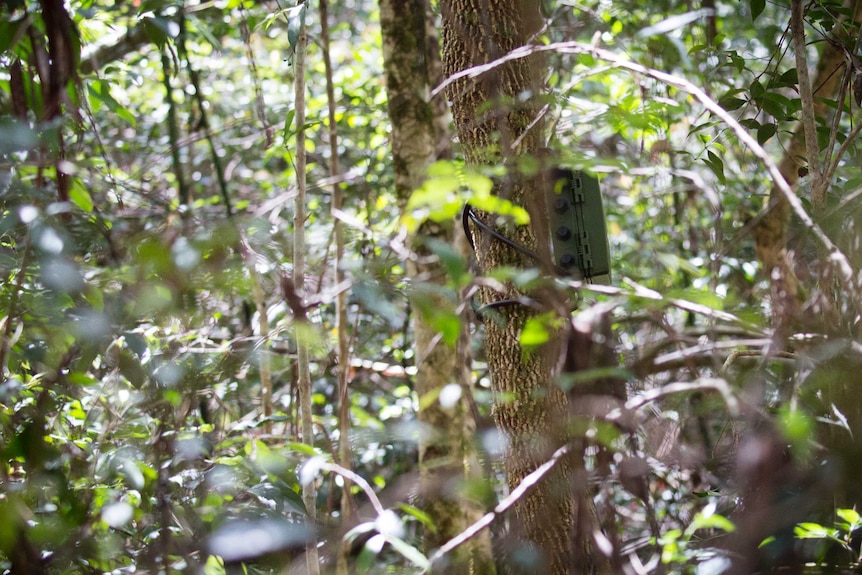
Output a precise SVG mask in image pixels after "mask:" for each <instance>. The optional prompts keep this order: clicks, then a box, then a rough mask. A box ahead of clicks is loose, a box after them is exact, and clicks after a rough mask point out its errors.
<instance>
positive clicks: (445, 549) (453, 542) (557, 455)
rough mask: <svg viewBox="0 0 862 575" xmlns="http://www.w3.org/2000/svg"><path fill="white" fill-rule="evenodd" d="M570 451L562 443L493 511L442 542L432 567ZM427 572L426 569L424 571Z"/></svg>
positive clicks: (485, 524) (520, 496)
mask: <svg viewBox="0 0 862 575" xmlns="http://www.w3.org/2000/svg"><path fill="white" fill-rule="evenodd" d="M570 451H571V447H570V446H569V445H564V446H562V447H561V448H559V449H558V450H556V451H555V452H554V454H553V455H552V456H551V458H550V459H549V460H548V461H546V462H545V463H543V464H542V465H540V466H539V467H537V468H536V469H535V471H533V472H532V473H530V474H529V475H527V476H526V477H524V479H522V480H521V483H519V484H518V486H517V487H516V488H515V489H513V490H512V492H511V493H510V494H509V496H508V497H506V498H505V499H503V500H502V501H500V503H498V504H497V506H496V507H494V511H491V512H489V513H486V514H485V515H483V516H482V518H481V519H479V520H478V521H476V522H475V523H473V524H472V525H470V526H469V527H468V528H467V529H465V530H464V531H462V532H461V533H460V534H458V535H457V536H455V537H453V538H452V539H450V540H449V541H447V542H446V543H445V544H443V545H442V546H441V547H440V548H439V549H437V551H435V552H434V554H433V555H431V557H430V558H429V560H430V562H431V565H432V567H433V566H434V564H435V563H437V562H439V561H440V560H441V559H443V557H444V556H445V555H446V554H447V553H451V552H452V551H454V550H455V549H457V548H458V547H459V546H461V545H463V544H464V543H466V542H468V541H469V540H470V539H472V538H473V537H475V536H476V535H478V534H479V533H481V532H482V530H483V529H485V528H486V527H488V526H489V525H491V523H493V522H494V519H496V518H497V516H498V515H501V514H503V513H505V512H506V511H507V510H508V509H509V508H511V507H512V506H513V505H515V503H517V502H518V500H520V499H521V498H522V497H524V496H525V495H526V494H527V492H529V491H530V489H532V488H533V487H535V486H536V485H537V484H538V483H539V481H541V480H542V478H543V477H544V476H545V475H547V474H548V472H549V471H551V470H552V469H553V468H554V467H555V466H556V465H557V463H559V462H560V460H561V459H562V458H563V457H565V456H566V455H568V453H569V452H570ZM426 572H427V571H426Z"/></svg>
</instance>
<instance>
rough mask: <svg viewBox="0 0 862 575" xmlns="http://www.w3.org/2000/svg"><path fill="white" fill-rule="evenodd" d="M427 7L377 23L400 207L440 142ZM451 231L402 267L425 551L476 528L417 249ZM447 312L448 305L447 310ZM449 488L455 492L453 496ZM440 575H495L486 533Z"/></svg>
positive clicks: (432, 271) (457, 416) (421, 0)
mask: <svg viewBox="0 0 862 575" xmlns="http://www.w3.org/2000/svg"><path fill="white" fill-rule="evenodd" d="M427 15H428V7H427V1H426V0H381V2H380V21H381V29H382V35H383V58H384V68H385V72H386V88H387V92H388V101H389V116H390V120H391V123H392V137H391V142H392V151H393V163H394V166H395V182H396V192H397V195H398V198H399V201H400V202H401V205H402V206H404V204H405V203H406V201H407V200H408V199H409V197H410V194H411V193H412V192H413V191H414V190H416V189H417V188H419V187H420V186H421V184H422V181H423V179H424V178H425V175H426V170H427V168H428V166H429V165H430V164H431V162H432V161H433V160H434V159H435V157H436V152H435V147H436V146H437V142H438V134H437V133H436V130H435V118H436V114H435V110H434V109H433V108H432V106H431V104H430V103H429V92H430V87H429V78H430V75H431V73H432V72H431V71H430V70H429V67H430V66H431V65H433V56H434V51H435V50H436V49H437V47H436V45H435V46H430V45H429V44H430V43H431V42H433V38H429V37H428V35H427V29H428V27H427V22H426V20H427ZM453 236H454V233H453V226H451V225H449V226H440V225H425V226H423V227H422V228H420V230H419V232H418V233H417V234H416V238H415V239H414V241H413V242H412V244H413V247H414V248H415V249H416V251H417V255H418V256H419V257H418V258H416V259H415V260H413V261H410V262H408V266H407V269H408V274H409V276H410V278H411V279H412V284H413V293H412V294H411V306H412V317H413V331H414V334H415V357H416V366H417V374H416V380H415V385H416V392H417V395H418V396H419V400H420V408H419V415H418V419H419V421H420V422H421V423H422V424H423V425H424V431H423V432H422V434H421V437H420V442H419V469H420V480H421V486H420V497H421V506H422V508H423V509H424V510H425V511H426V512H427V513H428V515H429V516H430V517H431V519H432V520H433V522H434V525H435V527H436V531H430V530H429V531H428V532H427V533H426V535H425V544H426V547H427V548H428V549H429V550H430V549H433V548H436V547H439V546H440V545H442V544H443V543H444V542H446V541H447V540H449V539H451V538H452V537H454V536H456V535H457V534H459V533H460V532H461V531H463V530H464V529H465V528H466V527H467V526H468V525H469V524H471V523H473V522H474V521H476V520H477V519H478V518H479V517H480V516H481V514H482V511H483V510H482V509H481V508H480V507H479V506H478V505H477V503H476V502H471V501H469V500H466V499H465V498H464V497H462V496H459V494H458V490H459V486H462V485H463V484H464V482H465V480H469V479H472V478H475V473H476V472H478V471H479V468H478V465H476V464H475V463H473V462H474V461H475V459H476V458H475V452H474V449H473V448H472V446H471V442H472V435H473V432H474V430H475V421H474V420H473V417H472V414H471V412H470V410H469V405H468V403H467V397H468V394H469V390H462V394H461V400H460V401H459V402H457V403H456V405H455V406H453V407H451V408H444V407H443V406H441V403H440V402H439V401H438V400H437V396H438V395H439V393H440V390H441V389H443V388H444V387H445V386H447V385H449V384H458V383H459V380H460V378H459V371H460V361H459V354H458V353H457V350H456V349H455V348H454V347H451V346H449V345H446V344H445V343H444V342H443V341H442V340H441V337H440V334H439V333H438V331H437V330H436V329H435V328H434V327H433V326H432V325H431V324H430V323H429V321H428V311H429V309H434V308H440V307H441V306H445V305H446V302H445V301H444V300H443V298H441V296H440V295H439V293H440V289H439V288H440V287H442V286H443V285H444V284H445V280H446V278H445V275H444V270H443V268H442V266H441V265H440V262H439V260H437V259H436V258H433V257H429V255H430V254H429V253H428V251H427V249H425V248H424V247H423V245H422V242H423V240H424V239H425V238H428V237H434V238H435V239H438V240H442V241H444V242H447V243H452V241H453ZM449 305H451V303H450V304H449ZM453 487H454V489H453ZM443 571H445V572H446V573H465V574H466V573H476V574H482V573H493V572H494V571H495V570H494V563H493V558H492V554H491V545H490V539H489V537H488V535H487V533H485V534H483V536H482V537H477V538H476V539H474V540H472V541H470V542H469V543H468V544H467V545H464V546H463V547H462V548H459V550H458V552H457V553H455V554H454V555H453V556H452V558H451V560H450V561H449V562H448V564H447V565H446V566H445V568H444V569H443Z"/></svg>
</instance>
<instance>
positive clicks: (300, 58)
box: [293, 22, 320, 575]
mask: <svg viewBox="0 0 862 575" xmlns="http://www.w3.org/2000/svg"><path fill="white" fill-rule="evenodd" d="M306 42H307V33H306V29H305V23H304V22H301V23H300V31H299V39H298V40H297V42H296V55H295V57H294V66H295V68H294V73H295V74H296V78H295V96H294V98H295V106H296V116H295V120H296V125H297V126H299V131H298V132H297V134H296V202H295V210H294V215H293V283H294V286H295V289H296V292H297V293H299V294H301V293H302V290H303V286H304V284H305V191H306V181H305V177H306V174H305V170H306V153H305V131H304V130H303V129H302V127H303V126H304V125H305V47H306ZM300 323H302V324H305V323H306V322H304V321H297V325H299V324H300ZM297 336H298V337H297V338H296V347H297V350H296V356H297V357H296V368H297V372H298V373H297V375H298V380H299V410H300V417H301V418H302V441H303V442H305V443H306V444H308V445H314V428H313V422H312V412H311V373H310V371H309V363H308V353H309V350H308V340H307V334H305V333H298V334H297ZM302 500H303V502H304V503H305V508H306V509H307V510H308V520H309V521H310V522H311V523H314V522H315V520H316V516H317V487H316V486H315V483H314V481H308V482H306V483H305V484H304V485H303V486H302ZM305 558H306V567H307V572H308V573H309V574H310V575H317V574H318V573H320V561H319V559H318V553H317V541H316V540H311V541H310V542H309V543H308V545H307V546H306V549H305Z"/></svg>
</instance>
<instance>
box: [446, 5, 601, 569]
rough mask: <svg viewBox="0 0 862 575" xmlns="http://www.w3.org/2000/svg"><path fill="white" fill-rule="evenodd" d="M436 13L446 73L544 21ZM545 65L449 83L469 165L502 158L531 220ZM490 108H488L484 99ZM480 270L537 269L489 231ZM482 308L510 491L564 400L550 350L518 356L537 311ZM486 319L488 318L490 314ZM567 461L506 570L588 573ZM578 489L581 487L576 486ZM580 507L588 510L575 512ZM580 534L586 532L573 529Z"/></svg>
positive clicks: (519, 534) (543, 452) (508, 184)
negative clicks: (529, 172)
mask: <svg viewBox="0 0 862 575" xmlns="http://www.w3.org/2000/svg"><path fill="white" fill-rule="evenodd" d="M440 7H441V13H442V16H443V66H444V72H445V74H446V76H447V77H451V76H452V75H454V74H456V73H458V72H460V71H462V70H465V69H467V68H470V67H472V66H476V65H480V64H484V63H486V62H489V61H491V60H494V59H496V58H498V57H500V56H502V55H504V54H506V53H507V52H509V51H511V50H513V49H515V48H518V47H519V46H523V45H525V44H526V43H528V42H529V40H530V37H531V35H533V34H534V33H536V32H537V31H538V30H539V28H540V25H541V17H540V14H539V11H538V3H533V2H523V1H520V0H447V1H441V3H440ZM542 68H543V66H542V63H541V60H539V59H538V57H536V56H533V57H529V58H524V59H518V60H515V61H512V62H509V63H507V64H504V65H501V66H498V67H495V68H494V69H493V70H492V71H490V72H486V73H484V74H482V75H480V76H478V77H477V78H475V79H461V80H459V81H456V82H454V83H452V84H451V85H450V86H449V88H448V90H447V96H448V98H449V100H450V101H451V105H452V115H453V118H454V121H455V126H456V128H457V130H458V137H459V140H460V143H461V147H462V151H463V154H464V156H465V158H466V160H467V161H468V162H469V163H473V164H489V165H495V164H496V165H499V164H501V163H502V164H503V165H504V166H506V167H508V168H509V169H508V173H507V177H506V178H505V180H504V181H497V182H495V189H494V193H495V194H497V195H499V196H503V197H505V198H506V199H508V200H510V201H512V202H513V203H515V204H517V205H521V206H524V207H526V208H527V209H528V210H529V211H530V212H531V216H532V217H533V226H536V225H541V224H542V223H543V218H542V215H543V210H542V209H536V207H535V206H532V205H531V204H533V203H536V202H542V201H543V199H542V198H543V195H542V191H541V189H539V186H541V183H540V180H541V178H528V177H525V176H522V175H521V174H520V173H519V172H518V170H517V161H516V160H517V159H518V158H519V157H520V156H533V157H534V158H539V157H540V156H541V153H540V150H541V149H542V148H543V144H544V142H543V138H544V134H543V131H542V125H541V124H542V122H541V121H540V120H539V119H538V116H537V107H536V106H535V105H534V103H533V102H534V101H535V100H534V98H533V96H535V95H537V94H539V93H540V92H541V90H542V83H541V80H540V74H541V72H542ZM489 104H491V105H489ZM481 217H483V218H484V219H485V222H486V223H487V224H488V225H492V226H493V225H496V226H497V229H499V231H500V232H501V233H503V234H505V235H506V236H507V237H508V238H509V239H511V240H513V241H515V242H518V243H520V244H522V245H524V246H526V247H529V248H533V249H535V248H536V247H537V242H536V237H537V236H538V237H543V234H542V233H541V230H542V229H543V228H541V227H538V228H534V227H531V226H509V227H508V228H505V229H504V228H500V227H499V224H497V223H496V222H495V221H494V220H493V219H492V218H489V217H487V215H483V216H481ZM474 240H475V245H476V256H477V259H478V262H479V265H480V268H481V270H483V271H490V270H493V269H495V268H499V267H502V266H515V267H535V266H536V265H537V262H535V261H529V260H527V261H525V260H524V258H523V256H521V255H520V254H519V253H518V252H516V251H515V250H513V249H512V248H511V247H509V246H508V245H506V244H505V243H503V242H500V241H495V240H492V239H490V238H489V237H488V235H486V234H481V233H477V234H474ZM519 295H520V294H519V293H518V292H517V291H516V290H515V288H514V287H512V286H508V287H507V288H506V292H505V293H499V292H492V291H485V292H484V293H483V299H484V303H485V304H489V303H492V302H495V301H500V300H514V299H517V298H518V297H519ZM494 311H495V312H499V313H495V314H485V315H484V317H483V320H484V327H485V354H486V356H487V360H488V366H489V369H490V372H491V381H492V384H493V389H494V392H495V396H496V402H495V407H494V418H495V421H496V423H497V426H498V427H499V429H500V430H501V431H502V432H503V433H504V434H505V435H506V437H507V438H508V441H509V447H508V451H507V454H506V456H505V467H506V473H507V480H508V484H509V487H510V488H514V487H515V486H517V485H518V484H519V483H520V481H521V480H522V479H523V478H524V477H525V476H526V475H527V474H529V473H530V472H531V471H533V470H534V469H536V467H538V466H539V465H540V464H541V463H543V462H544V461H546V460H547V459H548V458H549V457H550V455H551V453H552V452H553V450H554V448H555V447H557V446H559V445H560V443H562V442H563V441H564V440H565V438H564V436H563V434H562V431H563V428H564V427H565V426H564V425H563V423H564V422H565V421H566V419H565V418H566V409H567V407H566V396H565V394H564V393H563V392H562V390H561V389H560V388H559V387H558V386H556V385H555V384H554V382H553V375H552V367H553V361H552V358H551V357H549V356H548V355H547V354H543V353H534V354H528V355H525V354H524V352H523V350H522V349H521V346H520V344H519V335H520V332H521V329H522V328H523V326H524V324H525V322H526V321H527V320H528V319H529V318H530V317H532V316H533V315H534V313H535V312H534V311H533V310H531V309H529V308H527V307H524V306H521V305H517V304H515V305H505V306H504V307H498V308H495V310H494ZM492 315H493V317H492ZM573 451H574V452H576V453H575V455H574V457H572V458H571V459H570V460H568V461H566V462H563V464H561V465H559V466H557V467H556V468H555V469H556V471H555V476H553V477H548V478H547V479H545V480H543V481H542V482H541V483H539V484H538V485H536V486H535V487H534V488H533V490H532V491H530V492H529V494H528V495H527V496H526V497H524V498H523V499H521V500H520V501H519V502H518V504H517V505H516V507H515V516H516V521H515V522H513V530H512V531H513V532H512V533H511V541H510V542H507V545H506V548H507V554H508V557H506V558H505V564H506V567H507V568H508V569H509V570H512V571H520V572H528V573H560V574H562V573H583V572H589V571H591V570H592V567H591V566H590V565H589V563H590V561H591V558H590V557H588V553H583V552H582V551H583V549H584V545H583V541H585V540H583V541H580V542H576V540H575V535H576V533H575V524H576V522H577V523H581V522H582V521H581V520H580V519H577V520H576V518H577V517H583V516H585V515H588V514H589V513H588V510H587V509H586V508H580V509H579V505H578V502H577V500H576V499H575V498H574V497H573V493H575V492H581V493H582V492H583V489H579V486H577V485H575V476H576V474H575V473H574V472H573V471H574V469H575V468H577V467H578V466H580V465H581V462H582V460H581V459H580V456H579V453H577V451H578V450H573ZM577 481H579V482H580V483H583V479H582V474H577ZM581 487H582V486H581ZM579 511H584V512H587V513H579ZM579 535H581V536H582V537H586V536H588V534H587V533H580V534H579Z"/></svg>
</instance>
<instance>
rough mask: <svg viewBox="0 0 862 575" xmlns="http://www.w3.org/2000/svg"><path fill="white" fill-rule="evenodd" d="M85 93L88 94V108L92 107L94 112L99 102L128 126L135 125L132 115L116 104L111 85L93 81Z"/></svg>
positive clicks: (103, 81) (102, 81)
mask: <svg viewBox="0 0 862 575" xmlns="http://www.w3.org/2000/svg"><path fill="white" fill-rule="evenodd" d="M87 91H88V92H89V94H90V106H92V107H93V110H94V111H98V110H99V105H98V104H97V102H100V103H102V104H104V105H105V106H107V108H108V109H109V110H110V111H112V112H113V113H115V114H116V115H117V116H119V117H120V118H122V119H123V120H125V121H126V122H127V123H128V124H129V125H131V126H135V125H136V124H137V122H136V120H135V117H134V116H133V115H132V113H131V112H130V111H129V110H128V109H126V108H125V107H123V106H122V105H121V104H120V103H119V102H117V101H116V100H115V99H114V97H113V96H112V95H111V85H110V84H109V83H108V82H107V81H105V80H95V81H93V82H91V83H90V84H88V85H87Z"/></svg>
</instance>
